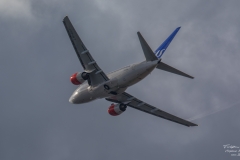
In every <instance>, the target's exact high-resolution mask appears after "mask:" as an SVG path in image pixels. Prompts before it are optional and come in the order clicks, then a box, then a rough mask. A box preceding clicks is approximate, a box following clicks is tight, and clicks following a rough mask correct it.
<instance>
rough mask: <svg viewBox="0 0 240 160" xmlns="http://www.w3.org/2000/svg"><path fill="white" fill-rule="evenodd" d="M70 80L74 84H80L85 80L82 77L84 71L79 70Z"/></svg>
mask: <svg viewBox="0 0 240 160" xmlns="http://www.w3.org/2000/svg"><path fill="white" fill-rule="evenodd" d="M70 81H71V82H72V84H75V85H79V84H82V83H83V82H84V81H85V80H84V79H83V78H82V73H80V72H77V73H74V74H73V75H72V76H71V77H70Z"/></svg>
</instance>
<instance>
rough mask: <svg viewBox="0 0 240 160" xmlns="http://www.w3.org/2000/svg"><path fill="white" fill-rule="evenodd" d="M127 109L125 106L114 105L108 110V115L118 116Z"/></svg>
mask: <svg viewBox="0 0 240 160" xmlns="http://www.w3.org/2000/svg"><path fill="white" fill-rule="evenodd" d="M126 108H127V105H125V104H114V103H112V104H111V106H110V107H109V108H108V113H109V114H110V115H111V116H118V115H120V114H121V113H123V112H124V111H125V110H126Z"/></svg>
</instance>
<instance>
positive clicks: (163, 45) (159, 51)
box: [154, 27, 181, 59]
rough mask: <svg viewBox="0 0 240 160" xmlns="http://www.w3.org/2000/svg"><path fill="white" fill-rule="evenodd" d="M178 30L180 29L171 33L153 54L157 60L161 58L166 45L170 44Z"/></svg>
mask: <svg viewBox="0 0 240 160" xmlns="http://www.w3.org/2000/svg"><path fill="white" fill-rule="evenodd" d="M180 28H181V27H178V28H176V29H175V31H173V33H172V34H171V35H170V36H169V37H168V38H167V39H166V40H165V41H164V42H163V43H162V44H161V45H160V46H159V47H158V49H157V50H156V51H155V52H154V53H155V55H156V56H157V58H158V59H160V58H161V57H162V55H163V53H164V52H165V51H166V49H167V47H168V45H169V44H170V43H171V41H172V40H173V38H174V37H175V35H176V34H177V32H178V31H179V29H180Z"/></svg>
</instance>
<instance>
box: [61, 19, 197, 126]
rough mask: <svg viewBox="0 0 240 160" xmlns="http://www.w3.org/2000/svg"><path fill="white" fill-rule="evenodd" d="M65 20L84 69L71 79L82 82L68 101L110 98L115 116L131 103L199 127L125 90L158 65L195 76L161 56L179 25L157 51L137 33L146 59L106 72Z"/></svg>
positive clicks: (175, 120) (186, 124)
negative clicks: (163, 60)
mask: <svg viewBox="0 0 240 160" xmlns="http://www.w3.org/2000/svg"><path fill="white" fill-rule="evenodd" d="M63 23H64V26H65V28H66V30H67V33H68V36H69V38H70V40H71V42H72V45H73V47H74V49H75V52H76V53H77V56H78V59H79V61H80V63H81V65H82V67H83V69H84V71H83V72H78V73H74V74H73V75H72V76H71V78H70V80H71V82H72V83H73V84H74V85H79V87H78V88H77V89H76V90H75V91H74V92H73V94H72V96H71V97H70V99H69V102H71V103H73V104H82V103H87V102H90V101H93V100H95V99H100V98H105V99H106V100H107V101H110V102H112V104H111V105H110V107H109V108H108V113H109V114H110V115H112V116H117V115H120V114H121V113H123V112H124V111H125V110H126V108H127V106H129V107H132V108H135V109H138V110H140V111H143V112H146V113H149V114H152V115H154V116H158V117H161V118H164V119H167V120H170V121H173V122H176V123H179V124H182V125H185V126H188V127H190V126H197V125H196V124H194V123H192V122H189V121H186V120H184V119H181V118H179V117H176V116H174V115H172V114H169V113H167V112H164V111H162V110H161V109H159V108H156V107H153V106H151V105H150V104H147V103H146V102H143V101H141V100H140V99H138V98H136V97H134V96H132V95H130V94H128V93H127V92H125V90H126V89H127V88H128V87H130V86H132V85H134V84H136V83H137V82H139V81H141V80H142V79H144V78H145V77H146V76H147V75H149V74H150V73H151V72H152V71H153V70H154V69H155V68H157V69H161V70H164V71H167V72H171V73H175V74H178V75H181V76H185V77H188V78H192V79H193V77H192V76H189V75H188V74H186V73H183V72H181V71H179V70H177V69H175V68H173V67H171V66H169V65H167V64H165V63H163V62H162V61H161V57H162V55H163V54H164V52H166V49H167V47H168V45H169V44H170V43H171V41H172V40H173V38H174V37H175V35H176V34H177V32H178V31H179V29H180V27H178V28H176V30H175V31H173V33H172V34H171V35H170V36H169V37H168V38H167V39H166V40H165V41H164V42H163V43H162V44H161V45H160V46H159V47H158V48H157V50H156V51H155V52H153V51H152V50H151V48H150V47H149V45H148V44H147V42H146V41H145V40H144V38H143V37H142V35H141V33H140V32H137V35H138V38H139V40H140V43H141V46H142V49H143V53H144V55H145V58H146V60H145V61H143V62H140V63H136V64H131V65H129V66H126V67H124V68H122V69H119V70H117V71H114V72H111V73H109V74H107V75H106V74H105V73H104V71H103V70H102V69H101V68H100V67H99V66H98V65H97V62H96V61H95V60H94V59H93V57H92V56H91V54H90V52H89V50H88V49H87V48H86V46H85V45H84V44H83V42H82V40H81V39H80V37H79V36H78V34H77V32H76V30H75V29H74V27H73V25H72V23H71V22H70V20H69V18H68V17H67V16H66V17H65V18H64V19H63Z"/></svg>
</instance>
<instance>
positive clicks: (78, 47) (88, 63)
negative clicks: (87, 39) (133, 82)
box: [63, 16, 109, 86]
mask: <svg viewBox="0 0 240 160" xmlns="http://www.w3.org/2000/svg"><path fill="white" fill-rule="evenodd" d="M63 24H64V26H65V28H66V30H67V33H68V36H69V38H70V40H71V42H72V45H73V47H74V49H75V52H76V54H77V56H78V59H79V61H80V63H81V64H82V67H83V69H84V70H85V72H88V73H90V80H91V85H93V86H96V85H98V84H100V83H102V82H105V81H108V80H109V78H108V77H107V75H106V74H105V73H104V72H103V71H102V70H101V68H100V67H99V66H98V65H97V63H96V61H95V60H94V59H93V57H92V56H91V54H90V52H89V51H88V49H87V48H86V46H85V45H84V44H83V42H82V40H81V39H80V37H79V36H78V34H77V32H76V30H75V29H74V27H73V25H72V23H71V21H70V20H69V18H68V16H66V17H65V18H64V19H63Z"/></svg>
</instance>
